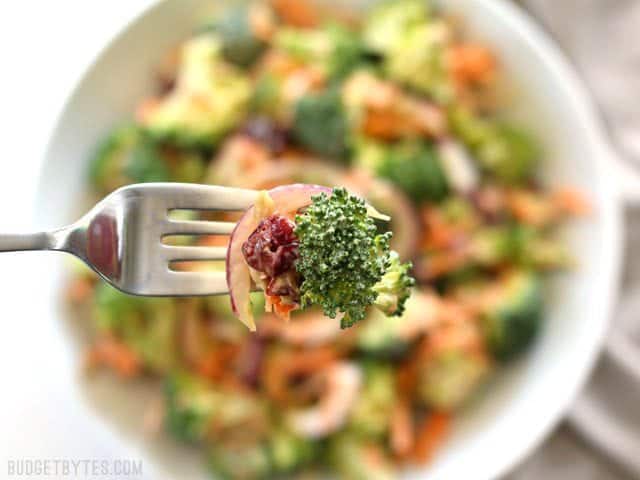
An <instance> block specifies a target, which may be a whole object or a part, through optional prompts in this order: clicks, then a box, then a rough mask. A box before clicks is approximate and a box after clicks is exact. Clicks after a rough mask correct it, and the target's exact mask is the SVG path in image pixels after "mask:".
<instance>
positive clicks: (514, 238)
mask: <svg viewBox="0 0 640 480" xmlns="http://www.w3.org/2000/svg"><path fill="white" fill-rule="evenodd" d="M469 252H470V260H471V261H472V262H474V263H476V264H477V265H479V266H482V267H495V266H498V265H501V264H506V263H513V264H516V265H519V266H522V267H526V268H533V269H539V270H553V269H557V268H563V267H566V266H568V265H571V261H572V259H571V255H570V254H569V252H568V251H567V249H566V247H565V246H564V245H563V244H562V243H560V242H558V241H556V240H554V239H552V238H547V237H546V236H545V234H544V233H543V232H540V231H538V230H536V229H535V228H532V227H528V226H525V225H519V224H505V225H495V226H489V227H484V228H481V229H480V230H478V231H477V232H475V233H474V234H473V236H472V238H471V243H470V246H469Z"/></svg>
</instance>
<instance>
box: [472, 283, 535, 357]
mask: <svg viewBox="0 0 640 480" xmlns="http://www.w3.org/2000/svg"><path fill="white" fill-rule="evenodd" d="M493 298H494V301H493V304H492V305H491V307H490V308H488V309H487V311H486V312H485V314H484V315H483V318H482V325H483V330H484V334H485V338H486V342H487V345H488V347H489V350H490V351H491V353H492V354H493V356H494V357H495V358H496V359H497V360H499V361H502V362H504V361H508V360H511V359H512V358H514V357H516V356H518V355H519V354H520V353H522V352H524V351H525V350H526V349H527V348H528V347H529V346H530V345H531V344H532V343H533V340H534V339H535V337H536V336H537V334H538V332H539V331H540V327H541V324H542V314H543V307H544V299H543V295H542V286H541V283H540V279H539V278H538V276H537V275H535V274H534V273H532V272H528V271H514V272H511V273H510V274H508V275H506V276H505V277H504V278H503V279H502V280H501V283H500V288H499V289H498V291H497V292H496V294H495V295H494V296H493Z"/></svg>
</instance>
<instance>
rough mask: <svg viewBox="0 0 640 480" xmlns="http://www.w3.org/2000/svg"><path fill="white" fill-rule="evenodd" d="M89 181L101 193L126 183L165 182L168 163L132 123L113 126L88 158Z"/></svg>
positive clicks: (167, 174) (167, 176) (168, 177)
mask: <svg viewBox="0 0 640 480" xmlns="http://www.w3.org/2000/svg"><path fill="white" fill-rule="evenodd" d="M89 175H90V178H91V182H92V183H93V186H94V187H95V188H96V190H98V191H100V192H102V193H108V192H111V191H113V190H115V189H117V188H119V187H122V186H123V185H126V184H129V183H144V182H166V181H168V180H169V179H170V172H169V168H168V167H167V164H166V162H165V160H164V158H163V157H162V155H161V154H160V151H159V150H158V147H157V146H156V145H155V144H154V143H153V142H152V141H151V139H150V138H149V137H148V136H147V135H145V134H144V133H143V132H142V131H141V130H140V129H139V128H137V127H135V126H130V125H126V126H122V127H118V128H116V129H115V130H114V131H113V132H111V133H110V134H109V136H108V137H107V138H105V139H104V140H103V141H102V142H101V143H100V145H99V146H98V149H97V151H96V153H95V154H94V156H93V159H92V160H91V166H90V170H89Z"/></svg>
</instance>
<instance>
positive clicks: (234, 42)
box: [201, 5, 266, 67]
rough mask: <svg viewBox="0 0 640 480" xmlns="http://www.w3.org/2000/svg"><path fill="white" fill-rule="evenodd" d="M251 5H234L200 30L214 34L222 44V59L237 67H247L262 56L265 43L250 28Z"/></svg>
mask: <svg viewBox="0 0 640 480" xmlns="http://www.w3.org/2000/svg"><path fill="white" fill-rule="evenodd" d="M254 7H255V6H251V5H235V6H233V7H231V8H228V9H225V10H224V11H223V13H222V15H221V16H219V17H216V19H215V20H214V21H212V22H211V23H209V24H208V25H205V26H204V28H202V29H201V30H202V31H203V32H209V33H214V34H216V35H217V36H218V37H219V38H220V40H221V42H222V55H223V57H224V58H225V59H226V60H227V61H229V62H231V63H234V64H236V65H238V66H241V67H248V66H250V65H251V64H252V63H253V62H255V61H256V60H257V58H258V57H259V56H260V55H261V54H262V52H263V51H264V50H265V48H266V43H265V42H264V41H262V40H261V39H259V38H258V37H256V35H255V33H254V31H253V29H252V26H251V14H252V12H251V8H254Z"/></svg>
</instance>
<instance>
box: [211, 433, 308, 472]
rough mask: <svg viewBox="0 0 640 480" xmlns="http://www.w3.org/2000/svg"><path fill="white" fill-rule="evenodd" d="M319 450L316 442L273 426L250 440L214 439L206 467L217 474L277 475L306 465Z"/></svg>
mask: <svg viewBox="0 0 640 480" xmlns="http://www.w3.org/2000/svg"><path fill="white" fill-rule="evenodd" d="M318 452H319V447H318V444H317V443H315V442H312V441H309V440H305V439H302V438H300V437H297V436H296V435H293V434H292V433H290V432H287V431H285V430H276V431H275V432H273V433H272V434H271V435H270V436H269V438H268V439H265V440H261V441H255V440H254V442H253V443H249V444H247V443H246V441H245V442H242V443H240V444H233V443H222V442H216V443H215V444H214V445H213V446H212V447H211V449H210V450H209V467H210V469H211V471H212V473H213V474H214V475H215V477H216V478H220V477H222V478H224V479H229V480H236V479H239V480H245V479H246V480H250V479H259V478H273V477H274V476H275V477H278V478H280V477H281V476H283V475H288V474H291V473H293V472H295V471H297V470H299V469H300V468H302V467H303V466H305V465H308V464H309V463H310V462H311V461H312V460H314V459H315V458H316V456H317V454H318ZM287 478H288V477H287Z"/></svg>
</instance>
